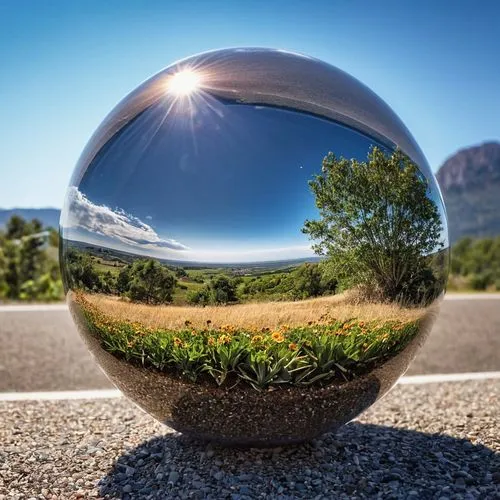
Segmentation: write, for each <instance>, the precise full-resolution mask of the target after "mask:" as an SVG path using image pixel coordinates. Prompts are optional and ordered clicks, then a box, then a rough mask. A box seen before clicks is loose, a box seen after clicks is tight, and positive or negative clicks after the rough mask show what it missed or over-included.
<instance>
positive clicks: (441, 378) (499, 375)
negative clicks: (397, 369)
mask: <svg viewBox="0 0 500 500" xmlns="http://www.w3.org/2000/svg"><path fill="white" fill-rule="evenodd" d="M491 379H500V372H470V373H436V374H433V373H430V374H427V375H408V376H406V377H401V378H400V379H399V381H398V384H401V385H410V384H417V385H418V384H434V383H440V382H467V381H469V380H491Z"/></svg>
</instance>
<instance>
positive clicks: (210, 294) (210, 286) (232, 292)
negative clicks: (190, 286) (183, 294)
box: [187, 275, 240, 306]
mask: <svg viewBox="0 0 500 500" xmlns="http://www.w3.org/2000/svg"><path fill="white" fill-rule="evenodd" d="M239 282H240V280H239V279H231V278H229V277H228V276H224V275H218V276H215V277H214V278H212V279H211V280H210V281H209V282H208V283H207V284H206V285H205V286H203V288H201V289H200V290H196V291H191V292H189V293H188V294H187V301H188V302H189V303H190V304H198V305H203V306H205V305H208V304H228V303H230V302H236V301H237V300H238V297H237V296H236V287H237V285H238V284H239Z"/></svg>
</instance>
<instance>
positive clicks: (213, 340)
mask: <svg viewBox="0 0 500 500" xmlns="http://www.w3.org/2000/svg"><path fill="white" fill-rule="evenodd" d="M208 345H215V339H214V338H213V337H208Z"/></svg>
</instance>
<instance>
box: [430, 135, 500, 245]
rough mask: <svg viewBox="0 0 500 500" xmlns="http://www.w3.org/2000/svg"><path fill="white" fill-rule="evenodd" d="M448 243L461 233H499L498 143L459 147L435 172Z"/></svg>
mask: <svg viewBox="0 0 500 500" xmlns="http://www.w3.org/2000/svg"><path fill="white" fill-rule="evenodd" d="M437 179H438V182H439V185H440V187H441V190H442V192H443V197H444V201H445V204H446V209H447V212H448V223H449V231H450V241H451V243H453V242H455V241H457V240H458V239H460V238H462V237H464V236H472V237H484V236H496V235H500V143H498V142H486V143H484V144H481V145H479V146H473V147H470V148H466V149H462V150H460V151H458V152H457V153H455V154H454V155H453V156H451V157H450V158H448V159H447V160H446V161H445V162H444V163H443V165H442V166H441V167H440V168H439V170H438V172H437Z"/></svg>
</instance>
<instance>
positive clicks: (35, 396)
mask: <svg viewBox="0 0 500 500" xmlns="http://www.w3.org/2000/svg"><path fill="white" fill-rule="evenodd" d="M491 379H500V372H472V373H443V374H429V375H411V376H408V377H401V378H400V379H399V381H398V385H399V384H401V385H420V384H435V383H444V382H467V381H469V380H491ZM120 397H122V393H121V392H120V391H119V390H117V389H96V390H89V391H53V392H3V393H0V402H2V401H68V400H75V399H115V398H120Z"/></svg>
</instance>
